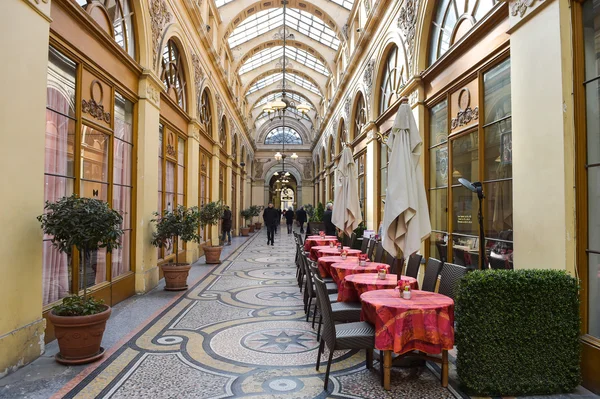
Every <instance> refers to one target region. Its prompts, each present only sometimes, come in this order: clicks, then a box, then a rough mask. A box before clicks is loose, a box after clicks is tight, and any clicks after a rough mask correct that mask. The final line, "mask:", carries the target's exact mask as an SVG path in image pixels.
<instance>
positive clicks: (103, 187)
mask: <svg viewBox="0 0 600 399" xmlns="http://www.w3.org/2000/svg"><path fill="white" fill-rule="evenodd" d="M79 196H81V197H86V198H94V199H99V200H101V201H105V202H107V201H108V184H106V183H98V182H93V181H87V180H81V189H80V193H79Z"/></svg>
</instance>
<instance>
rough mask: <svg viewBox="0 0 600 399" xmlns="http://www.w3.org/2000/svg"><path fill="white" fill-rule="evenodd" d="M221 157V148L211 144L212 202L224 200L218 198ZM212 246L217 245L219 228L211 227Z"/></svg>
mask: <svg viewBox="0 0 600 399" xmlns="http://www.w3.org/2000/svg"><path fill="white" fill-rule="evenodd" d="M220 156H221V146H220V145H219V144H213V148H212V165H211V169H212V176H211V179H210V181H211V186H212V187H211V188H210V189H211V190H212V192H211V197H210V198H212V200H213V201H218V200H223V201H224V200H225V199H224V198H220V197H219V168H220V165H219V157H220ZM210 229H211V230H210V231H211V237H212V245H219V226H211V227H210Z"/></svg>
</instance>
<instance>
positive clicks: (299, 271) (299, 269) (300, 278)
mask: <svg viewBox="0 0 600 399" xmlns="http://www.w3.org/2000/svg"><path fill="white" fill-rule="evenodd" d="M302 252H303V251H302V246H301V245H300V241H299V240H298V237H296V280H298V287H300V292H302V286H303V284H302V282H303V281H304V278H305V273H304V268H303V267H302V265H301V264H300V262H301V261H302V256H303V255H302Z"/></svg>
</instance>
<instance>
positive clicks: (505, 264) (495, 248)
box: [485, 232, 514, 270]
mask: <svg viewBox="0 0 600 399" xmlns="http://www.w3.org/2000/svg"><path fill="white" fill-rule="evenodd" d="M505 237H508V238H509V239H510V240H511V241H509V242H506V241H496V240H488V239H486V241H485V248H486V250H485V253H486V256H487V261H488V264H489V265H490V267H491V268H492V269H511V270H512V269H514V267H513V243H512V232H511V233H510V234H509V235H505Z"/></svg>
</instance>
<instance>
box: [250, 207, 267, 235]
mask: <svg viewBox="0 0 600 399" xmlns="http://www.w3.org/2000/svg"><path fill="white" fill-rule="evenodd" d="M263 208H264V207H263V206H260V205H251V206H250V209H251V210H252V216H253V217H254V216H256V217H258V216H259V215H260V212H261V211H262V210H263ZM261 227H262V223H261V222H256V223H254V228H255V229H256V230H260V228H261Z"/></svg>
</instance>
